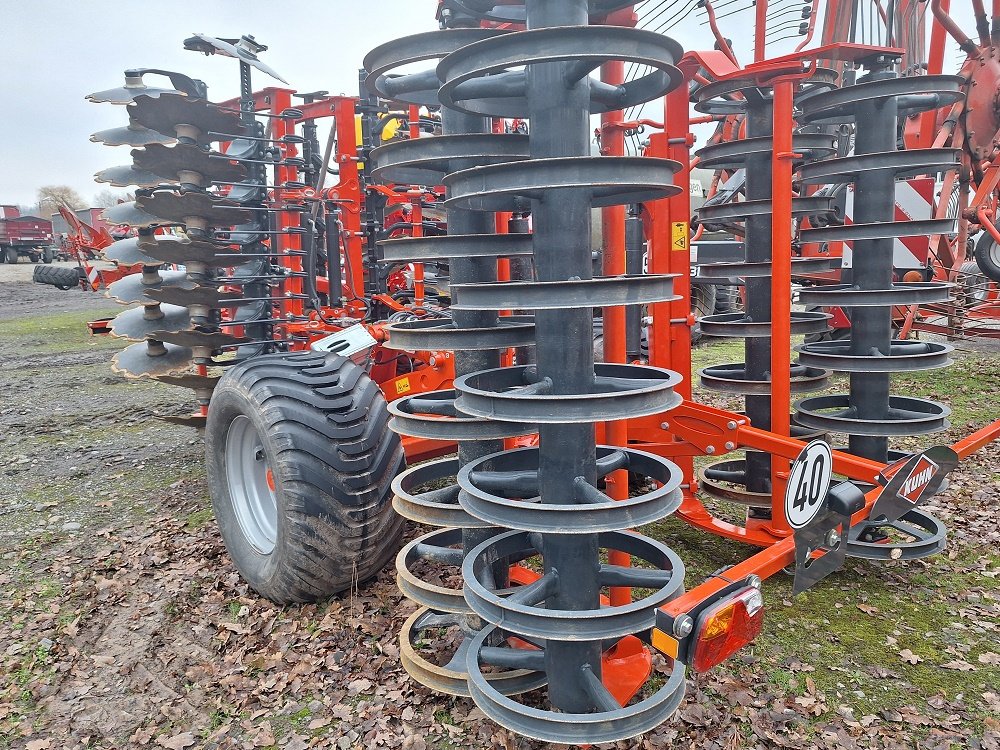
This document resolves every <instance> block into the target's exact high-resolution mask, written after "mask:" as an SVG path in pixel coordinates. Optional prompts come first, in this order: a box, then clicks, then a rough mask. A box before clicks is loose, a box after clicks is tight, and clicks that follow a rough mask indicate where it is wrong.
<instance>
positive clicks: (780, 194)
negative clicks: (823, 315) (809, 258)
mask: <svg viewBox="0 0 1000 750" xmlns="http://www.w3.org/2000/svg"><path fill="white" fill-rule="evenodd" d="M794 92H795V82H794V80H792V79H791V78H786V79H783V80H780V81H777V82H776V83H775V84H774V127H773V130H772V133H773V135H772V138H773V141H772V142H773V145H774V149H773V151H772V152H771V212H772V225H771V431H772V432H775V433H777V434H778V435H790V434H791V424H790V418H789V408H790V406H791V379H790V378H791V374H790V373H791V359H792V358H791V350H790V344H791V338H792V330H791V316H792V296H791V289H792V159H793V158H794V156H795V154H794V153H793V151H792V129H793V126H794V124H793V122H792V96H793V94H794ZM787 480H788V461H787V459H784V458H781V457H780V456H771V496H772V498H781V497H784V494H785V484H786V482H787ZM771 526H772V528H774V529H775V530H776V531H778V532H779V533H781V532H787V531H789V528H788V523H787V522H786V520H785V508H784V504H783V503H781V502H777V501H775V500H772V502H771Z"/></svg>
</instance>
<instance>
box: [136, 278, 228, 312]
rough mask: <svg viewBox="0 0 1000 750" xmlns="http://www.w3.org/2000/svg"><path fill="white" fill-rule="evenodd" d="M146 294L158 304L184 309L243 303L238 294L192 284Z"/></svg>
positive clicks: (174, 285)
mask: <svg viewBox="0 0 1000 750" xmlns="http://www.w3.org/2000/svg"><path fill="white" fill-rule="evenodd" d="M147 294H148V296H149V298H150V299H155V300H157V301H158V302H165V303H167V304H170V305H183V306H185V307H191V306H192V305H200V306H202V307H211V308H222V307H233V306H234V305H238V304H240V302H241V301H243V296H242V295H241V294H239V293H238V292H222V291H219V289H218V288H217V287H214V286H201V285H200V284H195V283H193V282H187V283H184V284H169V285H164V286H160V287H158V288H157V289H151V290H149V292H147Z"/></svg>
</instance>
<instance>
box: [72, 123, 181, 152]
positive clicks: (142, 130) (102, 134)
mask: <svg viewBox="0 0 1000 750" xmlns="http://www.w3.org/2000/svg"><path fill="white" fill-rule="evenodd" d="M90 140H91V141H93V142H94V143H103V144H104V145H105V146H148V145H149V144H150V143H164V144H166V143H176V142H177V139H176V138H172V137H171V136H167V135H163V133H157V132H156V131H155V130H150V129H149V128H147V127H144V126H142V125H140V124H139V123H137V122H136V121H135V120H133V119H132V118H129V124H128V125H127V126H126V127H122V128H108V129H107V130H99V131H98V132H96V133H94V134H93V135H92V136H90Z"/></svg>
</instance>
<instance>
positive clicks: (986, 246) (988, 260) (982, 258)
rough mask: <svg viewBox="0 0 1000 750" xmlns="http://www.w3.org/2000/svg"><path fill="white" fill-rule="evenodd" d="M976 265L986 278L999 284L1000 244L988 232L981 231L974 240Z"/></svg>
mask: <svg viewBox="0 0 1000 750" xmlns="http://www.w3.org/2000/svg"><path fill="white" fill-rule="evenodd" d="M975 257H976V265H977V266H979V270H980V271H982V272H983V273H984V274H985V275H986V278H988V279H990V281H995V282H997V283H998V284H1000V245H997V243H996V241H994V239H993V236H992V235H991V234H990V233H989V232H983V233H982V234H981V235H980V236H979V239H978V240H977V241H976V251H975Z"/></svg>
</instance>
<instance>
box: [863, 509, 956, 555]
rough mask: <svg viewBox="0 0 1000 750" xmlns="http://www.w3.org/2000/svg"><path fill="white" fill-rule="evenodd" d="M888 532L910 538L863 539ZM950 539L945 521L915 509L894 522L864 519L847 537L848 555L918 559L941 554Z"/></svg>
mask: <svg viewBox="0 0 1000 750" xmlns="http://www.w3.org/2000/svg"><path fill="white" fill-rule="evenodd" d="M886 531H889V532H896V533H898V534H902V535H903V536H907V537H910V539H909V540H907V541H902V542H897V541H893V540H892V539H891V538H887V539H885V540H879V541H866V540H865V539H864V537H865V535H867V534H871V533H874V534H876V535H878V536H881V535H882V534H884V533H885V532H886ZM886 536H888V535H886ZM947 542H948V530H947V527H946V526H945V525H944V523H943V522H942V521H941V520H940V519H938V518H937V517H935V516H933V515H931V514H930V513H928V512H926V511H923V510H920V509H919V508H914V509H913V510H910V511H907V512H906V513H904V514H903V515H902V516H901V517H900V518H899V519H898V520H896V521H893V522H891V523H889V522H879V521H862V522H861V523H859V524H856V525H854V526H852V527H851V529H850V532H849V533H848V536H847V555H848V557H860V558H863V559H865V560H917V559H921V558H924V557H930V556H931V555H936V554H938V553H939V552H941V551H943V550H944V548H945V545H946V544H947Z"/></svg>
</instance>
